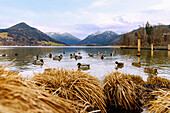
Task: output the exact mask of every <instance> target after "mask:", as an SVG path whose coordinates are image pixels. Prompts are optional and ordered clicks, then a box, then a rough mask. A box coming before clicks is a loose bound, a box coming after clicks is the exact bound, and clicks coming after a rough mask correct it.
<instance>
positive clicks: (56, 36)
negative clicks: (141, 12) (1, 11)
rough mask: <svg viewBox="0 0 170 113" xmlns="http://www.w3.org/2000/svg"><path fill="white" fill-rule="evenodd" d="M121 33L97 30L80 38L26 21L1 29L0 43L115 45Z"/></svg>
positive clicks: (22, 44) (23, 44) (21, 44)
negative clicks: (32, 25) (43, 29)
mask: <svg viewBox="0 0 170 113" xmlns="http://www.w3.org/2000/svg"><path fill="white" fill-rule="evenodd" d="M118 40H119V35H118V34H116V33H115V32H113V31H105V32H96V33H94V34H91V35H88V36H87V37H86V38H85V39H83V40H80V39H79V38H77V37H75V36H73V35H72V34H69V33H62V34H60V33H55V32H48V33H46V34H45V33H43V32H41V31H40V30H38V29H36V28H34V27H31V26H29V25H27V24H26V23H24V22H21V23H19V24H16V25H14V26H12V27H9V28H7V29H0V45H20V46H25V45H30V46H39V45H47V46H58V45H114V44H115V43H116V42H117V41H118Z"/></svg>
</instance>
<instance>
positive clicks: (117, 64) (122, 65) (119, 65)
mask: <svg viewBox="0 0 170 113" xmlns="http://www.w3.org/2000/svg"><path fill="white" fill-rule="evenodd" d="M115 66H116V68H122V67H124V63H121V62H118V61H116V62H115Z"/></svg>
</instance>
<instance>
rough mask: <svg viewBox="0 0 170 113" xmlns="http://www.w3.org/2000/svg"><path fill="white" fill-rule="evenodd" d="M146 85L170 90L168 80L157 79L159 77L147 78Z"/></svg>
mask: <svg viewBox="0 0 170 113" xmlns="http://www.w3.org/2000/svg"><path fill="white" fill-rule="evenodd" d="M147 83H148V84H156V85H159V86H165V87H169V88H170V80H168V79H166V78H162V77H159V76H148V78H147Z"/></svg>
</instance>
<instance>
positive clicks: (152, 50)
mask: <svg viewBox="0 0 170 113" xmlns="http://www.w3.org/2000/svg"><path fill="white" fill-rule="evenodd" d="M151 51H153V43H152V44H151Z"/></svg>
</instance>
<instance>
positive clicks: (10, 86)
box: [0, 66, 85, 113]
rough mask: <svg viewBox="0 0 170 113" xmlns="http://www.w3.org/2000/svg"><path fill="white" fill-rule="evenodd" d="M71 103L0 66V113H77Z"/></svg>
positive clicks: (73, 104)
mask: <svg viewBox="0 0 170 113" xmlns="http://www.w3.org/2000/svg"><path fill="white" fill-rule="evenodd" d="M75 106H79V107H84V108H85V106H83V105H80V104H79V105H78V104H77V103H75V102H73V101H68V100H66V99H63V98H60V97H57V96H53V95H50V94H48V93H47V92H45V91H44V90H43V89H42V88H39V87H37V86H36V85H35V84H32V83H31V82H29V81H27V80H24V79H23V78H22V77H20V76H18V73H13V72H12V71H4V67H2V66H0V113H21V112H28V113H66V112H70V113H78V111H77V110H76V109H75Z"/></svg>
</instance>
